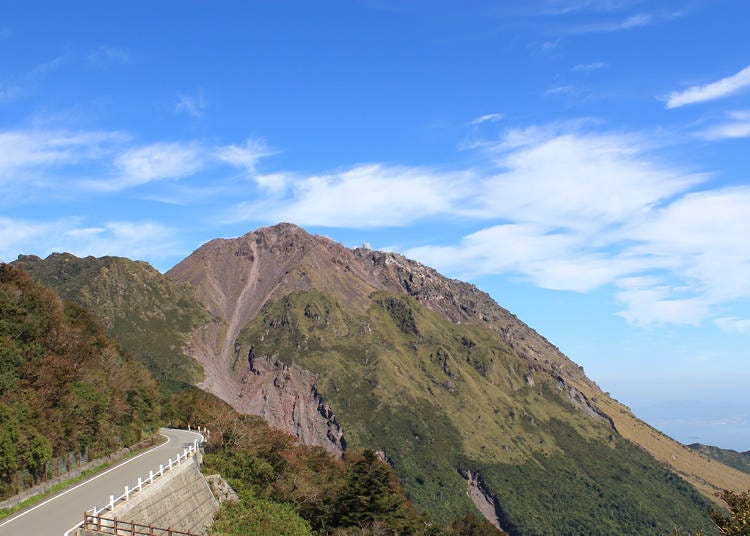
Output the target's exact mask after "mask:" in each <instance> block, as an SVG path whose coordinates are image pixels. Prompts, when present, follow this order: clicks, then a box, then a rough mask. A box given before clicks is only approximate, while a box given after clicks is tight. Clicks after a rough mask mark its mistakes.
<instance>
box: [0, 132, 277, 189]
mask: <svg viewBox="0 0 750 536" xmlns="http://www.w3.org/2000/svg"><path fill="white" fill-rule="evenodd" d="M273 153H274V151H273V150H271V149H270V148H268V147H267V146H266V145H265V143H263V142H262V141H254V140H246V141H245V143H244V144H241V145H219V146H211V145H206V144H205V143H202V142H200V141H195V140H193V141H184V142H157V143H153V144H150V145H138V144H135V143H134V142H133V140H132V137H131V136H129V135H127V134H126V133H122V132H106V131H64V130H9V131H0V193H2V194H3V196H2V199H3V201H6V202H11V201H14V200H18V199H19V198H21V197H31V196H33V194H34V192H35V191H36V192H37V193H38V192H44V191H46V190H47V189H48V188H49V187H50V185H52V184H56V185H57V186H56V187H55V188H54V191H56V192H57V191H63V192H67V193H68V194H70V193H71V192H72V191H77V192H88V193H106V192H118V191H122V190H125V189H128V188H135V187H139V186H143V185H146V184H149V183H154V182H164V181H176V180H181V179H185V178H188V177H192V176H194V175H196V174H197V173H200V172H202V171H205V170H207V169H212V170H214V171H215V173H216V175H215V176H216V177H217V179H219V178H221V177H222V176H226V175H227V172H226V169H225V167H226V165H229V166H231V167H234V168H239V169H241V170H242V172H243V174H244V175H246V176H248V175H250V176H253V177H254V175H255V165H256V163H257V162H258V160H259V159H261V158H263V157H265V156H268V155H270V154H273ZM222 168H224V169H222ZM235 174H236V173H235ZM258 180H259V181H260V180H262V179H258ZM63 181H64V184H66V188H60V187H59V185H60V184H62V183H63Z"/></svg>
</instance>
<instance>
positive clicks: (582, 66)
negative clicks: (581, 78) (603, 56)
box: [570, 61, 608, 72]
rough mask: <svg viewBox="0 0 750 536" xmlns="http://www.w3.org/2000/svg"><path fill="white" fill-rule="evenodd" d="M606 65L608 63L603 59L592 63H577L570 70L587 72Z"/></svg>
mask: <svg viewBox="0 0 750 536" xmlns="http://www.w3.org/2000/svg"><path fill="white" fill-rule="evenodd" d="M607 66H608V64H607V63H605V62H603V61H595V62H592V63H579V64H578V65H574V66H573V67H572V68H571V69H570V70H571V71H575V72H588V71H597V70H599V69H604V68H605V67H607Z"/></svg>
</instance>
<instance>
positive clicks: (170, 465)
mask: <svg viewBox="0 0 750 536" xmlns="http://www.w3.org/2000/svg"><path fill="white" fill-rule="evenodd" d="M179 460H180V455H179V454H178V455H177V461H179ZM169 470H170V471H171V470H172V458H169Z"/></svg>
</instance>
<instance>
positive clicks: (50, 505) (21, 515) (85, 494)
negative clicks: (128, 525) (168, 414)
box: [0, 428, 203, 536]
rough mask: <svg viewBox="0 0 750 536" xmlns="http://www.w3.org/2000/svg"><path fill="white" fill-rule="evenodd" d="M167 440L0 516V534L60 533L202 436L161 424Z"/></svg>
mask: <svg viewBox="0 0 750 536" xmlns="http://www.w3.org/2000/svg"><path fill="white" fill-rule="evenodd" d="M160 431H161V433H162V435H164V436H166V438H167V442H166V443H162V444H161V445H159V446H157V447H154V448H152V449H150V450H147V451H146V452H143V453H141V454H138V455H137V456H134V457H133V458H130V459H128V460H126V461H124V462H122V463H121V464H119V465H117V466H115V467H112V468H110V469H107V470H106V471H104V472H102V473H98V474H96V475H94V476H92V477H91V478H89V479H88V480H85V481H84V482H81V483H79V484H76V485H75V486H74V487H72V488H69V489H67V490H64V491H61V492H60V493H58V494H57V495H55V496H53V497H50V498H49V499H47V500H45V501H43V502H42V503H40V504H37V505H35V506H33V507H31V508H29V509H26V510H23V511H21V512H18V513H16V514H14V515H13V516H11V517H9V518H6V519H2V520H0V536H20V535H33V536H63V534H65V532H66V531H67V530H68V529H70V528H72V527H74V526H75V525H76V524H77V523H80V522H81V521H82V520H83V513H84V512H85V511H86V510H90V509H91V508H93V507H94V506H96V507H97V508H99V509H101V508H103V507H104V506H105V505H106V504H107V503H108V502H109V496H110V495H114V496H115V497H119V496H120V495H122V494H123V491H124V488H125V486H126V485H127V486H130V487H131V488H132V487H133V486H134V484H137V482H138V477H141V478H144V479H145V478H148V472H149V471H153V470H157V471H158V469H159V464H164V465H166V464H167V460H169V458H172V459H173V460H174V459H176V458H177V454H178V453H180V454H181V453H182V451H183V450H184V449H186V448H187V447H188V446H190V445H192V444H193V442H194V441H195V440H196V439H198V440H201V439H203V436H201V435H200V434H198V433H196V432H188V431H186V430H172V429H169V428H162V429H161V430H160Z"/></svg>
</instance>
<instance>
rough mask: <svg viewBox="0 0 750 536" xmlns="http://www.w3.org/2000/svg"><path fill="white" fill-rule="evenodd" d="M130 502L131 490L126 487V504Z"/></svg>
mask: <svg viewBox="0 0 750 536" xmlns="http://www.w3.org/2000/svg"><path fill="white" fill-rule="evenodd" d="M129 500H130V490H129V489H128V487H127V486H125V502H128V501H129Z"/></svg>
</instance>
